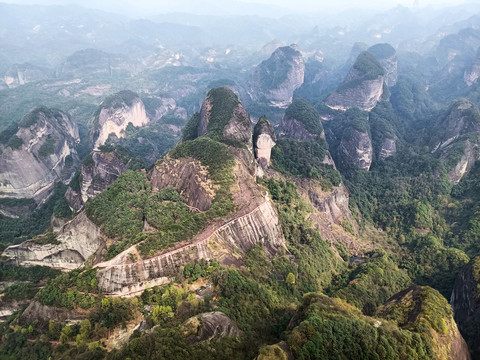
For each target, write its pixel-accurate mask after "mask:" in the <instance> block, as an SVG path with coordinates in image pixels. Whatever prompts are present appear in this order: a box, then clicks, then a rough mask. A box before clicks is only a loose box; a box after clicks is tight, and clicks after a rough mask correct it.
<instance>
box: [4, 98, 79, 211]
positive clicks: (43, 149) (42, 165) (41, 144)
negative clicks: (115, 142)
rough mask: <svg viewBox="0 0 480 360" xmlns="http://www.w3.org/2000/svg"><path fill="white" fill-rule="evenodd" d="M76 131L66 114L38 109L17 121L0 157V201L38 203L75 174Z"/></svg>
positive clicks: (77, 136) (76, 159) (47, 109)
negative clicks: (16, 128) (55, 186)
mask: <svg viewBox="0 0 480 360" xmlns="http://www.w3.org/2000/svg"><path fill="white" fill-rule="evenodd" d="M79 141H80V140H79V135H78V128H77V126H76V124H75V123H73V122H72V121H71V120H70V118H69V117H68V115H67V114H65V113H63V112H61V111H59V110H55V109H49V108H46V107H38V108H36V109H35V110H33V111H31V112H30V113H28V114H27V115H25V117H24V118H23V119H22V120H21V121H20V123H19V128H18V130H17V132H16V133H15V135H13V136H12V137H11V138H10V140H9V141H8V143H7V144H6V146H5V148H4V149H3V152H2V153H1V155H0V169H2V171H1V172H0V198H15V199H20V198H33V199H35V201H36V202H37V204H38V203H40V202H41V201H43V200H45V199H46V198H47V197H48V196H49V195H50V194H51V192H52V189H53V187H54V184H55V183H56V182H57V181H61V180H67V179H69V178H70V177H71V175H72V174H73V172H74V171H75V165H76V164H78V162H79V160H78V156H77V153H76V150H75V146H76V144H77V143H78V142H79Z"/></svg>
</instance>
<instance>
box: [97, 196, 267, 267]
mask: <svg viewBox="0 0 480 360" xmlns="http://www.w3.org/2000/svg"><path fill="white" fill-rule="evenodd" d="M270 201H271V200H270V198H269V196H268V192H265V197H264V201H263V202H262V203H261V204H259V205H257V206H255V207H254V208H253V210H251V211H249V212H248V213H246V214H243V215H240V216H237V217H235V218H234V219H231V220H229V221H228V222H226V223H225V224H223V225H221V226H220V227H218V228H217V226H218V222H217V223H213V224H210V225H209V226H207V228H206V229H205V230H203V231H202V232H201V233H200V234H198V235H196V236H194V238H193V239H192V240H194V241H193V242H187V241H185V242H183V243H179V245H180V246H179V247H177V248H175V249H173V250H170V251H166V252H162V253H160V254H158V255H156V256H153V257H151V258H147V259H141V260H138V261H136V262H134V263H130V264H129V265H136V264H140V263H143V262H146V261H150V260H153V259H156V258H159V257H164V256H168V255H173V254H175V253H177V252H180V251H183V250H184V249H185V248H186V247H193V246H195V245H197V244H199V243H201V242H203V241H206V240H208V239H209V238H210V237H211V236H212V235H213V234H214V233H215V232H217V231H220V230H222V229H224V228H226V227H228V226H229V225H230V224H231V223H233V222H235V221H238V220H241V219H243V218H245V217H247V216H249V215H251V214H252V213H254V212H255V211H257V210H258V209H259V208H261V207H262V206H263V205H265V204H266V203H267V202H270ZM137 245H138V244H135V245H132V246H131V247H129V248H128V249H127V250H124V251H122V252H121V253H120V254H118V255H117V256H115V257H114V258H113V259H110V260H108V261H103V262H101V263H98V264H96V265H94V266H93V267H94V268H97V267H98V268H111V267H118V268H120V267H122V266H124V265H125V264H124V263H123V262H122V259H123V258H124V257H125V256H127V254H129V253H131V252H132V251H133V250H134V249H135V248H136V246H137ZM119 262H120V264H119Z"/></svg>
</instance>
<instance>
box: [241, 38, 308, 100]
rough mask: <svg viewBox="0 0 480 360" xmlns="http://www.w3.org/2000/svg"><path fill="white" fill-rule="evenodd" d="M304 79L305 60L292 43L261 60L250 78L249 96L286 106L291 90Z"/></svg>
mask: <svg viewBox="0 0 480 360" xmlns="http://www.w3.org/2000/svg"><path fill="white" fill-rule="evenodd" d="M304 79H305V61H304V59H303V56H302V54H301V52H300V50H299V48H298V47H297V46H296V45H294V44H292V45H290V46H284V47H280V48H278V49H277V50H275V51H274V52H273V53H272V55H271V56H270V58H269V59H268V60H264V61H262V63H261V64H260V65H258V66H257V67H256V69H255V72H254V74H253V76H252V78H251V80H250V91H249V92H250V96H251V97H252V100H254V101H261V102H266V103H268V104H269V105H273V106H277V107H282V108H284V107H287V106H288V104H290V103H291V102H292V98H293V92H294V91H295V90H296V89H298V88H299V87H300V86H301V85H302V84H303V81H304Z"/></svg>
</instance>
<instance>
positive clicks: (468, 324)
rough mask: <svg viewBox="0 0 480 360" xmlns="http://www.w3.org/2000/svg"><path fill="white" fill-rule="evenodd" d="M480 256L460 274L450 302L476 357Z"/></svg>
mask: <svg viewBox="0 0 480 360" xmlns="http://www.w3.org/2000/svg"><path fill="white" fill-rule="evenodd" d="M479 281H480V257H479V256H476V257H475V258H473V259H472V261H471V262H470V263H469V264H468V265H467V266H465V268H464V269H463V270H462V271H461V272H460V274H458V277H457V279H456V281H455V286H454V288H453V292H452V297H451V299H450V304H451V305H452V308H453V316H454V318H455V321H456V322H457V324H458V328H459V329H460V332H461V333H462V335H463V337H464V338H465V340H466V341H467V343H468V345H469V346H470V350H471V351H472V355H473V358H474V359H477V358H478V357H479V356H480V301H479V300H480V297H479V291H478V284H479Z"/></svg>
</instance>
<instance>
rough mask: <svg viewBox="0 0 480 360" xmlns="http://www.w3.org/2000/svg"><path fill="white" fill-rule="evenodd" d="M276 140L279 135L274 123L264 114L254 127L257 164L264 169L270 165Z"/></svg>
mask: <svg viewBox="0 0 480 360" xmlns="http://www.w3.org/2000/svg"><path fill="white" fill-rule="evenodd" d="M275 141H277V137H276V136H275V131H274V130H273V126H272V124H270V121H268V119H267V118H266V117H265V116H262V117H261V118H260V119H259V120H258V122H257V124H256V125H255V128H254V129H253V146H254V149H255V158H256V159H257V164H258V165H259V167H261V168H262V169H263V170H265V169H267V168H268V166H269V165H270V156H271V154H272V148H273V147H274V146H275Z"/></svg>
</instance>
